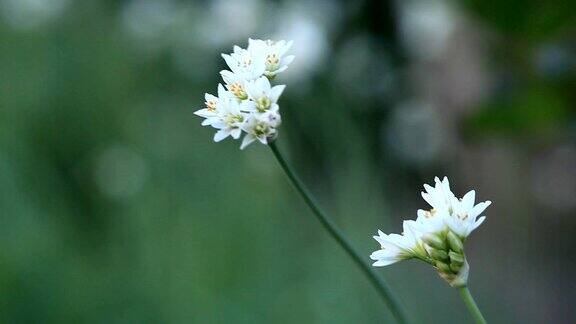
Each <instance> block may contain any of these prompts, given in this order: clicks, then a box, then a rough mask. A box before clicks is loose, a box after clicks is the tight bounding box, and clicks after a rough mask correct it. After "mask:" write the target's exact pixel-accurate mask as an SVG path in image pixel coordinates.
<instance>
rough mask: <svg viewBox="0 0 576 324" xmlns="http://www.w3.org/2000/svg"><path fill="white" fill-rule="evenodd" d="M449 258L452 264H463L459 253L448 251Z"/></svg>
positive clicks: (462, 257) (462, 258)
mask: <svg viewBox="0 0 576 324" xmlns="http://www.w3.org/2000/svg"><path fill="white" fill-rule="evenodd" d="M448 255H449V256H450V262H451V263H453V264H463V263H464V255H462V254H460V253H456V252H454V251H450V252H449V253H448Z"/></svg>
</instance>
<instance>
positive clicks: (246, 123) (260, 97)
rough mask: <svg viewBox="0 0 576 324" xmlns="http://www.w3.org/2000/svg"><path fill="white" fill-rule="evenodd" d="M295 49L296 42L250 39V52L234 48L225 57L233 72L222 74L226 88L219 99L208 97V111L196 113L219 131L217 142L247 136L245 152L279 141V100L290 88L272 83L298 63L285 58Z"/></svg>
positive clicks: (209, 95) (221, 91) (223, 88)
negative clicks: (253, 146) (289, 51)
mask: <svg viewBox="0 0 576 324" xmlns="http://www.w3.org/2000/svg"><path fill="white" fill-rule="evenodd" d="M291 46H292V42H286V41H279V42H272V41H269V40H268V41H263V40H254V39H250V40H249V45H248V48H247V49H243V48H241V47H239V46H234V50H233V52H232V53H230V54H222V57H223V58H224V60H225V61H226V64H227V65H228V67H229V68H230V70H222V71H220V75H221V76H222V79H223V80H224V84H225V85H224V86H223V85H222V84H219V85H218V96H214V95H211V94H208V93H207V94H206V95H205V99H206V108H203V109H200V110H197V111H195V112H194V113H195V114H196V115H198V116H200V117H202V118H204V120H203V121H202V125H203V126H212V127H214V128H216V129H218V131H217V132H216V134H215V135H214V141H216V142H219V141H221V140H223V139H225V138H227V137H232V138H233V139H239V138H240V137H241V136H242V132H245V133H246V136H244V139H243V140H242V144H241V148H242V149H243V148H245V147H246V146H248V145H250V144H251V143H253V142H255V141H259V142H261V143H262V144H265V145H267V144H268V143H269V142H270V141H272V140H274V139H275V138H276V136H277V134H278V130H277V128H278V127H279V126H280V124H281V122H282V118H281V117H280V107H279V106H278V99H279V98H280V95H282V92H284V89H285V87H286V86H285V85H276V86H273V85H272V84H270V80H272V79H273V77H274V76H275V75H276V74H277V73H280V72H282V71H284V70H286V68H287V66H288V64H290V62H292V60H293V59H294V57H293V56H286V55H285V54H286V52H287V51H288V50H289V49H290V47H291Z"/></svg>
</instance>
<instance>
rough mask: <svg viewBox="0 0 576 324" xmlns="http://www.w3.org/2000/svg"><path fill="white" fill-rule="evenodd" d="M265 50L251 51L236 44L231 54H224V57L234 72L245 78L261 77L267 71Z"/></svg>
mask: <svg viewBox="0 0 576 324" xmlns="http://www.w3.org/2000/svg"><path fill="white" fill-rule="evenodd" d="M264 55H265V52H262V51H251V50H247V49H243V48H240V47H239V46H234V52H233V53H231V54H222V57H223V58H224V60H225V61H226V64H228V67H230V70H232V72H233V73H234V74H237V75H239V76H240V77H242V78H244V79H245V80H254V79H256V78H259V77H260V76H261V75H263V74H264V72H265V71H266V63H265V56H264Z"/></svg>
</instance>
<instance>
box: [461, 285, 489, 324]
mask: <svg viewBox="0 0 576 324" xmlns="http://www.w3.org/2000/svg"><path fill="white" fill-rule="evenodd" d="M458 291H459V292H460V297H462V300H463V301H464V304H466V307H468V310H469V311H470V314H472V317H474V320H475V321H476V323H478V324H486V320H485V319H484V316H483V315H482V312H481V311H480V308H478V305H476V302H475V301H474V297H472V294H471V293H470V290H469V289H468V287H467V286H464V287H459V288H458Z"/></svg>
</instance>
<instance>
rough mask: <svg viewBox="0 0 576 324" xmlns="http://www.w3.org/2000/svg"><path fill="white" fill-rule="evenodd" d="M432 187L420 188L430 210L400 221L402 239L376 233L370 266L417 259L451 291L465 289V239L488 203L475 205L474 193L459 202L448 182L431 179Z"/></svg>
mask: <svg viewBox="0 0 576 324" xmlns="http://www.w3.org/2000/svg"><path fill="white" fill-rule="evenodd" d="M434 182H435V185H434V187H432V186H429V185H427V184H426V185H424V190H425V192H422V198H424V200H425V201H426V202H427V203H428V204H430V206H431V207H432V209H430V210H422V209H420V210H418V213H417V214H418V217H417V218H416V220H415V221H413V220H409V221H404V232H403V233H402V235H398V234H389V235H386V234H384V233H382V232H381V231H378V233H379V235H378V236H375V237H374V238H375V239H376V240H377V241H378V243H380V245H381V249H380V250H378V251H376V252H374V253H372V255H371V256H370V257H371V258H372V259H373V260H375V261H376V262H375V263H374V266H385V265H389V264H392V263H394V262H397V261H400V260H405V259H411V258H417V259H420V260H422V261H425V262H427V263H429V264H431V265H432V266H434V268H436V270H437V271H438V273H439V274H440V276H441V277H442V278H444V279H445V280H446V281H448V283H449V284H450V285H452V286H455V287H460V286H465V285H466V283H467V280H468V271H469V266H468V262H467V261H466V256H465V254H464V242H465V240H466V238H467V237H468V236H469V235H470V233H471V232H472V231H474V230H475V229H476V228H478V226H480V225H481V224H482V223H483V222H484V220H485V219H486V217H484V216H480V215H481V214H482V213H483V212H484V210H485V209H486V208H487V207H488V206H489V205H490V204H491V202H490V201H485V202H481V203H479V204H475V195H476V192H475V191H474V190H471V191H469V192H468V193H467V194H465V195H464V197H462V198H461V199H459V198H457V197H456V195H454V193H453V192H452V190H451V189H450V183H449V182H448V178H446V177H444V179H443V180H442V181H440V179H439V178H435V179H434Z"/></svg>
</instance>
